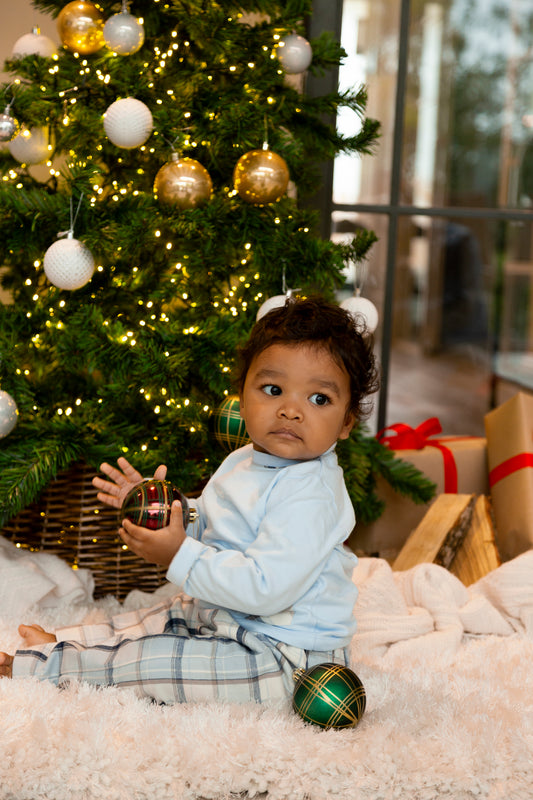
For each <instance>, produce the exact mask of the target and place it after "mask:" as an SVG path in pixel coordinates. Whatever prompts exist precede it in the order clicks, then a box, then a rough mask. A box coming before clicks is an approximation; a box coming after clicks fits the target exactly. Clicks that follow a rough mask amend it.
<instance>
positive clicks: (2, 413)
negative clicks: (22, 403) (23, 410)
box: [0, 389, 19, 437]
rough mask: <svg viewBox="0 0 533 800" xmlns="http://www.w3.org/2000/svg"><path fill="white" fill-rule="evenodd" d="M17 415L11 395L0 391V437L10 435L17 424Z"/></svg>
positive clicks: (15, 405)
mask: <svg viewBox="0 0 533 800" xmlns="http://www.w3.org/2000/svg"><path fill="white" fill-rule="evenodd" d="M18 415H19V412H18V408H17V404H16V403H15V401H14V400H13V398H12V397H11V395H10V394H9V393H8V392H4V391H3V389H0V437H2V436H7V435H8V433H11V431H12V430H13V428H14V427H15V425H16V424H17V418H18Z"/></svg>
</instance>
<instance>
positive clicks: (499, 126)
mask: <svg viewBox="0 0 533 800" xmlns="http://www.w3.org/2000/svg"><path fill="white" fill-rule="evenodd" d="M532 40H533V6H532V4H531V2H529V0H499V2H495V0H431V2H427V1H426V0H413V2H412V3H411V21H410V39H409V78H408V88H407V94H406V98H405V100H406V109H405V117H404V163H403V175H404V181H403V183H402V187H403V196H402V201H403V202H404V203H406V204H412V205H415V206H431V205H433V206H457V205H460V206H466V207H488V206H493V207H498V206H500V207H513V208H515V207H524V206H525V207H529V206H531V204H532V202H533V187H532V186H531V177H533V174H532V173H533V147H532V142H533V93H532V91H531V85H532V80H533V61H532V57H531V56H532V52H531V41H532Z"/></svg>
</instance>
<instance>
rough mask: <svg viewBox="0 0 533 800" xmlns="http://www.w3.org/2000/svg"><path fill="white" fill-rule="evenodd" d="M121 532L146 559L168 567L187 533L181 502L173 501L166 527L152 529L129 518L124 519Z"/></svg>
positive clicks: (125, 539)
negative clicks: (136, 523) (143, 526)
mask: <svg viewBox="0 0 533 800" xmlns="http://www.w3.org/2000/svg"><path fill="white" fill-rule="evenodd" d="M119 533H120V535H121V536H122V539H123V540H124V542H125V544H127V545H128V547H129V549H130V550H133V552H134V553H136V554H137V555H138V556H141V558H144V560H145V561H148V562H149V563H151V564H159V565H160V566H162V567H168V566H170V562H171V561H172V559H173V558H174V556H175V555H176V553H177V552H178V550H179V549H180V547H181V545H182V543H183V541H184V539H185V535H186V534H185V529H184V527H183V514H182V510H181V503H180V502H179V501H178V500H174V502H173V503H172V507H171V509H170V521H169V523H168V525H167V526H166V527H165V528H159V529H158V530H156V531H152V530H149V529H148V528H142V527H141V526H140V525H135V524H134V523H133V522H131V521H130V520H129V519H124V520H123V521H122V528H119Z"/></svg>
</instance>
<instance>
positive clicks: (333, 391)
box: [241, 344, 354, 461]
mask: <svg viewBox="0 0 533 800" xmlns="http://www.w3.org/2000/svg"><path fill="white" fill-rule="evenodd" d="M349 402H350V379H349V377H348V373H347V372H346V371H345V370H344V369H343V368H342V367H341V366H339V364H337V362H336V361H335V360H334V359H333V357H332V356H331V355H330V353H329V352H328V351H327V350H326V349H324V348H322V347H316V346H313V345H312V344H302V345H286V344H274V345H271V346H270V347H267V349H266V350H263V352H262V353H260V354H259V355H258V356H256V357H255V358H254V359H253V361H252V363H251V365H250V369H249V370H248V373H247V375H246V380H245V382H244V389H243V392H242V395H241V415H242V417H243V419H244V421H245V422H246V430H247V431H248V435H249V436H250V439H251V440H252V442H253V445H254V448H255V449H256V450H260V451H262V452H265V453H271V454H272V455H276V456H281V457H282V458H290V459H297V460H300V461H304V460H308V459H310V458H316V457H317V456H319V455H321V454H322V453H324V452H325V451H326V450H327V449H328V448H329V447H331V445H332V444H334V443H335V442H336V441H337V440H338V439H346V438H347V437H348V436H349V434H350V431H351V429H352V427H353V423H354V418H353V415H351V414H349V413H348V406H349Z"/></svg>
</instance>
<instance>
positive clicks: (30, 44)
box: [11, 28, 57, 58]
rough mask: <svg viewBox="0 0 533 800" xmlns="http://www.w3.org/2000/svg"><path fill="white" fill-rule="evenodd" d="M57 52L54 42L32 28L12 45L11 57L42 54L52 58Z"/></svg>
mask: <svg viewBox="0 0 533 800" xmlns="http://www.w3.org/2000/svg"><path fill="white" fill-rule="evenodd" d="M56 54H57V47H56V45H55V42H53V41H52V39H50V37H49V36H45V35H44V34H42V33H41V32H40V30H39V28H34V29H33V30H32V32H31V33H25V34H24V35H23V36H21V37H20V39H17V41H16V42H15V44H14V45H13V52H12V55H11V58H24V57H25V56H42V57H43V58H52V56H55V55H56Z"/></svg>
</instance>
